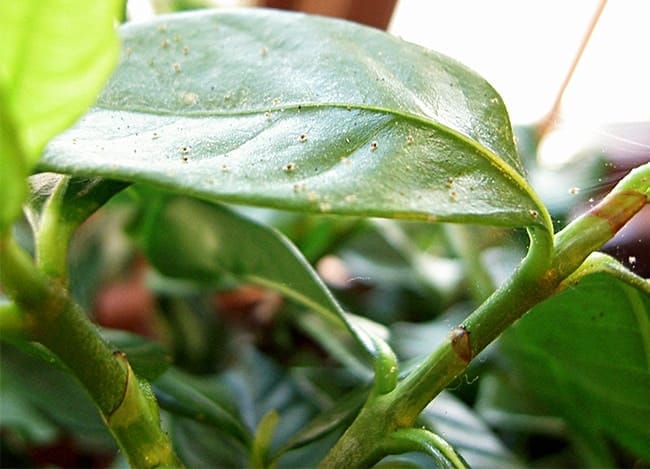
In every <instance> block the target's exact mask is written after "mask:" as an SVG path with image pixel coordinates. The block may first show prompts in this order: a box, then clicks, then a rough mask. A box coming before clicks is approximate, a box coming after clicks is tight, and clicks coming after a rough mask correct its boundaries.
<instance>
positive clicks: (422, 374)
mask: <svg viewBox="0 0 650 469" xmlns="http://www.w3.org/2000/svg"><path fill="white" fill-rule="evenodd" d="M550 260H551V236H550V234H549V233H548V232H546V231H544V230H543V229H541V228H538V229H537V231H533V230H531V247H530V250H529V253H528V255H527V256H526V258H525V259H524V261H523V262H522V264H521V266H520V267H519V269H518V270H517V272H516V273H515V274H514V275H513V276H512V277H511V278H510V280H509V281H508V282H506V283H505V284H504V285H502V286H501V287H500V288H499V289H498V290H497V291H496V292H495V293H494V294H493V295H492V296H491V297H490V298H489V299H488V300H487V301H486V302H485V303H483V305H481V306H480V307H479V309H477V310H476V311H475V312H474V313H473V314H472V315H470V317H468V318H467V320H466V321H465V322H464V323H463V325H461V326H460V327H458V328H455V329H454V330H453V331H452V333H451V334H450V335H449V336H448V338H447V340H445V342H443V343H442V344H441V345H440V346H439V347H438V348H437V349H436V350H435V351H434V352H433V353H432V354H431V355H429V356H428V357H427V358H426V359H425V360H424V361H423V362H422V363H420V365H419V366H418V367H417V368H416V369H415V370H414V371H413V372H412V373H411V374H409V375H408V376H407V377H406V378H405V379H404V380H402V381H401V382H400V383H398V385H397V387H396V388H395V389H394V390H393V391H392V392H390V393H388V394H384V395H381V396H376V397H375V398H372V397H371V399H370V400H369V401H368V402H367V403H366V405H365V406H364V407H363V409H362V410H361V412H360V413H359V416H358V417H357V419H356V420H355V421H354V422H353V423H352V425H351V426H350V427H349V428H348V430H347V431H346V432H345V433H344V434H343V436H342V437H341V439H339V441H338V442H337V444H336V445H335V446H334V448H332V450H331V451H330V453H329V454H328V455H327V457H326V458H325V460H323V462H322V464H321V466H322V467H327V468H330V467H341V468H343V467H364V466H368V465H370V464H372V463H374V462H376V460H377V458H378V454H377V449H376V448H377V446H378V445H379V443H380V439H381V438H380V437H381V436H384V435H387V434H390V433H392V432H393V431H394V430H396V429H398V428H407V427H410V426H412V425H413V423H414V422H415V420H416V418H417V417H418V415H420V412H422V410H423V409H424V408H425V407H426V406H427V404H429V402H431V401H432V400H433V398H434V397H435V396H437V395H438V394H439V393H440V391H442V390H443V389H444V388H445V387H446V386H447V385H448V384H449V383H450V382H451V381H453V380H454V379H455V378H456V377H458V376H459V375H460V374H461V373H462V372H463V371H464V370H465V368H466V367H467V365H468V364H469V362H470V361H471V359H472V357H474V356H475V355H476V354H478V353H479V352H480V351H481V350H482V349H483V348H484V347H485V346H486V345H487V344H489V343H490V342H491V341H492V340H494V339H495V338H496V337H497V336H498V335H499V334H500V333H501V332H502V331H503V330H504V329H505V328H506V327H507V326H508V325H510V324H511V323H512V322H513V321H515V320H516V319H517V318H519V317H520V316H521V315H523V314H524V313H525V312H526V311H527V310H528V309H529V308H530V307H531V306H532V305H534V304H536V303H537V302H538V301H540V300H541V298H543V297H544V296H548V295H550V294H551V293H552V291H553V290H554V288H555V284H556V282H553V281H549V280H547V279H545V275H544V274H545V272H547V270H548V266H549V265H550ZM557 281H559V279H558V280H557ZM370 429H372V431H371V432H369V430H370Z"/></svg>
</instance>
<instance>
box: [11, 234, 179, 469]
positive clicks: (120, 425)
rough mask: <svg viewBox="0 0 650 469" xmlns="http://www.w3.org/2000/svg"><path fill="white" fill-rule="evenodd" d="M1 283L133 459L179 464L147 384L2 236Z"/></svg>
mask: <svg viewBox="0 0 650 469" xmlns="http://www.w3.org/2000/svg"><path fill="white" fill-rule="evenodd" d="M0 284H1V285H2V287H3V288H4V289H5V291H6V293H7V294H8V295H9V296H10V297H11V298H12V299H13V300H14V301H15V303H16V305H17V307H18V308H19V309H20V310H22V311H23V313H24V322H25V324H26V330H27V332H28V333H29V335H30V338H31V339H33V340H36V341H38V342H40V343H42V344H43V345H45V346H46V347H47V348H49V349H50V350H51V351H52V352H54V353H55V354H56V355H57V356H58V357H59V358H60V359H61V361H62V362H63V363H65V365H66V366H67V367H68V368H69V369H70V371H71V372H72V373H73V374H74V375H75V376H76V377H77V379H79V381H80V382H81V384H82V385H83V386H84V387H85V389H86V390H87V391H88V393H89V394H90V397H91V398H92V399H93V401H94V402H95V403H96V405H97V407H98V409H99V411H100V413H101V415H102V417H103V419H104V420H105V421H106V423H107V425H108V427H109V429H110V430H111V432H112V433H113V435H114V436H115V438H116V440H117V442H118V444H119V446H120V447H121V448H122V450H123V451H124V453H125V455H126V457H127V459H128V460H129V463H130V464H131V465H133V466H134V467H155V466H157V465H161V464H164V465H174V466H178V465H180V463H179V461H178V459H177V458H176V456H175V455H174V453H173V450H172V449H171V443H170V441H169V439H168V437H167V435H165V434H164V432H163V431H162V429H161V427H160V420H159V417H158V414H157V412H158V407H157V404H156V402H155V399H154V397H153V394H151V392H150V391H149V392H148V393H147V391H146V390H147V387H146V386H147V385H146V384H144V383H142V382H139V381H138V380H137V378H136V377H135V375H133V373H132V372H131V370H130V367H129V366H128V362H126V360H125V359H124V357H123V356H122V355H121V354H119V353H117V355H116V353H115V352H114V351H113V350H111V348H110V347H109V346H108V344H107V343H106V342H104V341H103V340H102V338H101V337H100V335H99V334H98V332H97V329H96V328H95V326H94V325H93V324H92V323H91V322H90V321H89V320H88V318H87V316H86V314H85V313H84V311H83V310H82V309H81V307H80V306H79V305H77V303H75V302H74V300H73V299H72V298H71V297H70V295H69V294H68V292H67V291H66V290H65V288H63V287H62V286H61V285H60V283H59V282H58V281H54V280H53V279H51V278H49V277H48V276H46V275H44V274H43V273H42V272H40V271H39V270H38V269H37V268H36V266H35V265H34V263H33V262H32V259H31V258H30V257H29V256H28V255H27V253H25V252H24V251H23V250H22V249H21V248H20V247H19V246H18V245H17V244H16V243H15V241H14V239H13V238H12V237H9V236H4V237H0Z"/></svg>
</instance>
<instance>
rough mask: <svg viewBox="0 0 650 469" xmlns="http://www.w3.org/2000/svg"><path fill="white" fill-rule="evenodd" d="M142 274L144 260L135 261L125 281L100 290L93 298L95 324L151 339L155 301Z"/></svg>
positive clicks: (144, 267) (145, 267)
mask: <svg viewBox="0 0 650 469" xmlns="http://www.w3.org/2000/svg"><path fill="white" fill-rule="evenodd" d="M146 271H147V263H146V261H145V260H144V258H136V259H135V260H134V261H133V267H132V268H131V273H130V275H129V277H128V278H127V279H124V280H116V281H113V282H109V283H107V284H106V285H104V286H103V287H102V289H101V290H100V291H99V293H98V294H97V298H95V308H94V316H95V320H96V321H97V323H98V324H100V325H102V326H104V327H110V328H113V329H121V330H124V331H129V332H134V333H136V334H140V335H142V336H146V337H150V336H152V334H153V324H152V323H153V320H154V315H155V300H154V297H153V294H152V293H151V291H150V290H149V289H148V288H147V286H146V285H145V275H146Z"/></svg>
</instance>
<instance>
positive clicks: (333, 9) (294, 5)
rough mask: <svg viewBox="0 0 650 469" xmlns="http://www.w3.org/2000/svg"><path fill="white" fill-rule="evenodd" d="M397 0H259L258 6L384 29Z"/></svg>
mask: <svg viewBox="0 0 650 469" xmlns="http://www.w3.org/2000/svg"><path fill="white" fill-rule="evenodd" d="M396 3H397V0H329V1H322V0H261V1H260V2H259V4H260V6H267V7H270V8H280V9H282V10H295V11H302V12H305V13H312V14H316V15H323V16H333V17H336V18H344V19H347V20H351V21H355V22H357V23H361V24H365V25H368V26H373V27H375V28H379V29H386V28H387V27H388V23H389V22H390V19H391V17H392V16H393V10H394V9H395V4H396Z"/></svg>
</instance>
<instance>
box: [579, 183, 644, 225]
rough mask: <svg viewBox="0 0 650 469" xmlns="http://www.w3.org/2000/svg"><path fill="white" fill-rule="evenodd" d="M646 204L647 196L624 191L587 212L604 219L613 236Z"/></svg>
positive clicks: (608, 197) (605, 199) (615, 193)
mask: <svg viewBox="0 0 650 469" xmlns="http://www.w3.org/2000/svg"><path fill="white" fill-rule="evenodd" d="M645 204H646V196H645V195H644V194H642V193H641V192H637V191H633V190H623V191H620V192H614V193H611V194H609V195H608V196H607V197H605V198H604V199H603V200H602V201H601V202H600V203H599V204H598V205H596V206H595V207H593V208H592V209H590V210H589V211H588V212H587V215H591V216H594V217H598V218H602V219H603V220H605V221H606V222H607V223H609V226H610V227H611V229H612V234H614V233H616V232H618V230H620V229H621V228H622V227H623V225H625V224H626V223H627V222H628V221H629V220H630V218H632V217H633V216H634V214H635V213H637V212H638V211H639V210H641V209H642V208H643V207H644V206H645Z"/></svg>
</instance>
